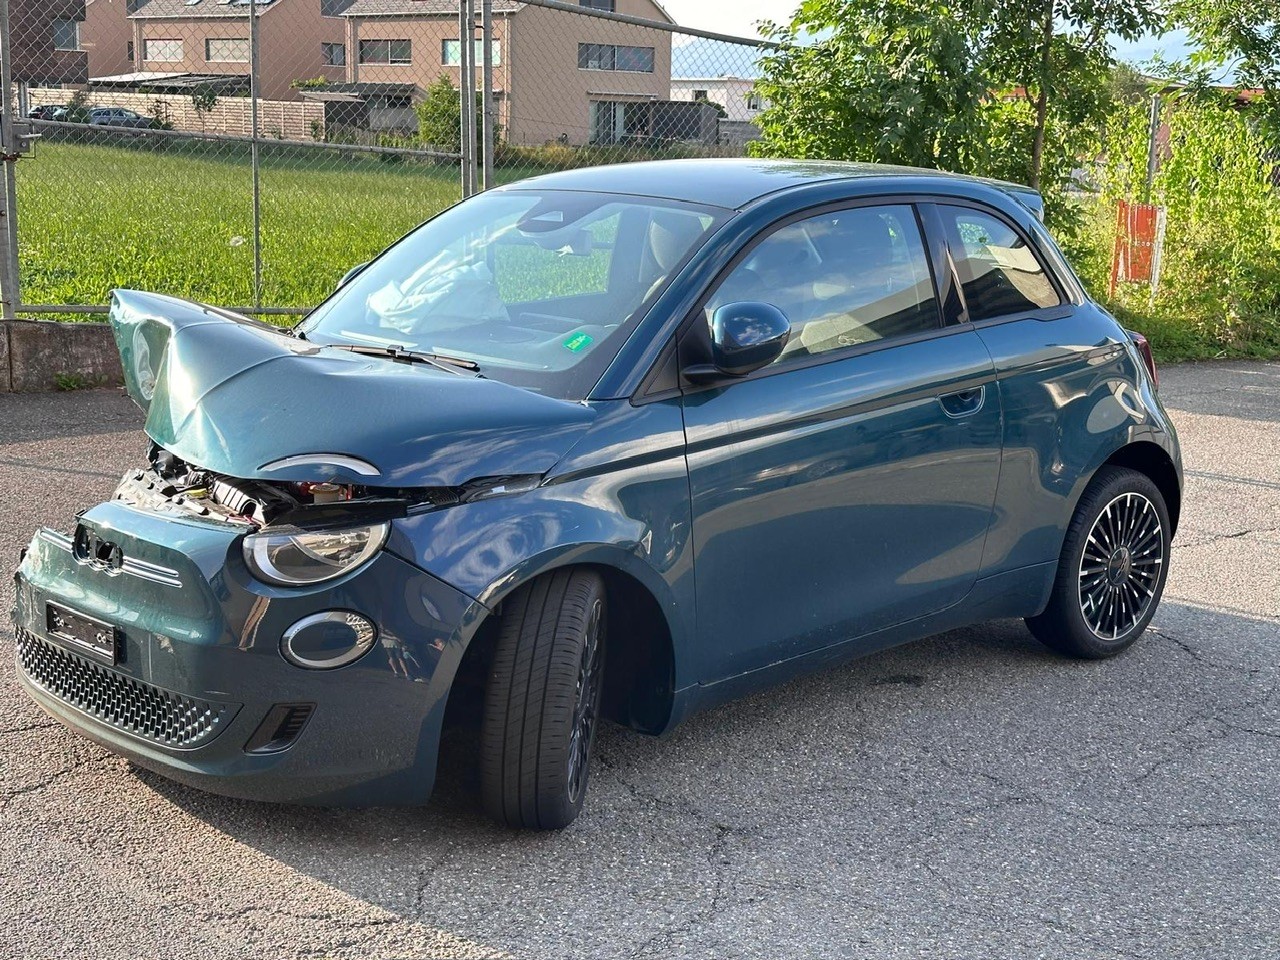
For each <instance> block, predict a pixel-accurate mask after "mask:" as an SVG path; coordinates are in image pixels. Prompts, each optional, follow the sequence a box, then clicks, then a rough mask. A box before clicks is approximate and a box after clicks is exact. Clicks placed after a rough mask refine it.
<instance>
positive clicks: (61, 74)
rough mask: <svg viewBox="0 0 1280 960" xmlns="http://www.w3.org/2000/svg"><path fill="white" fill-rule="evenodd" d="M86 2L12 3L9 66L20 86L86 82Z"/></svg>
mask: <svg viewBox="0 0 1280 960" xmlns="http://www.w3.org/2000/svg"><path fill="white" fill-rule="evenodd" d="M84 7H85V0H9V43H10V67H11V71H12V74H13V79H14V81H15V82H17V83H20V84H24V85H25V84H55V83H83V82H84V81H85V78H86V77H87V76H88V73H89V63H88V57H87V56H86V55H85V53H84V50H83V49H82V47H81V45H80V32H81V26H82V25H83V23H84V19H85V9H84Z"/></svg>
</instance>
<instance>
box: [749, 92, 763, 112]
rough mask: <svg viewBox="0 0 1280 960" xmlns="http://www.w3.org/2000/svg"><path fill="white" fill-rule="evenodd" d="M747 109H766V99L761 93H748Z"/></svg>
mask: <svg viewBox="0 0 1280 960" xmlns="http://www.w3.org/2000/svg"><path fill="white" fill-rule="evenodd" d="M747 109H748V110H757V111H758V110H763V109H764V100H763V99H762V98H761V96H760V94H758V93H748V94H747Z"/></svg>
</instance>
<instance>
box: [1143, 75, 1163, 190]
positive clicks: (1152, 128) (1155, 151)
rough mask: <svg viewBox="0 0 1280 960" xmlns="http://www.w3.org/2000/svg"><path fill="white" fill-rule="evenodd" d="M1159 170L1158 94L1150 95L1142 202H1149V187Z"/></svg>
mask: <svg viewBox="0 0 1280 960" xmlns="http://www.w3.org/2000/svg"><path fill="white" fill-rule="evenodd" d="M1159 168H1160V94H1158V93H1153V94H1152V95H1151V113H1150V115H1149V116H1148V117H1147V179H1146V183H1145V185H1144V187H1143V191H1142V202H1143V203H1150V202H1151V187H1152V186H1153V185H1154V184H1155V182H1156V172H1157V171H1158V170H1159Z"/></svg>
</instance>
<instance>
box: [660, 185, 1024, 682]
mask: <svg viewBox="0 0 1280 960" xmlns="http://www.w3.org/2000/svg"><path fill="white" fill-rule="evenodd" d="M742 300H764V301H766V302H769V303H772V304H774V305H775V306H777V307H778V308H780V309H781V310H782V311H783V312H784V313H785V314H786V315H787V316H788V318H789V319H790V321H791V324H792V335H791V339H790V341H789V342H788V345H787V348H786V349H785V350H784V351H783V354H782V356H781V357H780V358H779V359H778V360H777V361H775V362H774V363H773V364H771V365H770V366H768V367H765V368H764V369H762V370H759V371H757V372H756V373H754V374H751V375H749V376H747V377H745V378H743V379H741V380H736V381H729V382H721V383H719V384H718V385H716V386H714V387H710V388H702V389H694V388H687V389H686V392H685V395H684V398H683V408H684V421H685V433H686V440H687V444H688V452H687V458H688V467H689V482H690V487H691V493H692V507H693V539H694V549H695V561H694V570H695V580H696V584H697V621H698V636H699V641H700V645H699V651H700V654H699V656H700V663H699V665H698V669H699V680H700V681H701V682H704V683H707V682H714V681H716V680H720V679H725V678H728V677H731V676H735V675H737V674H741V673H744V672H746V671H750V670H755V669H759V668H761V667H764V666H767V665H770V664H774V663H777V662H779V661H783V660H787V659H789V658H791V657H795V656H800V655H803V654H806V653H810V652H813V651H815V650H819V649H821V648H823V647H826V646H828V645H831V644H835V643H840V642H842V641H846V640H849V639H851V638H855V637H867V636H868V635H869V634H872V633H874V632H875V631H878V630H881V629H883V628H885V627H889V626H892V625H894V624H898V623H902V622H904V621H908V620H913V619H916V618H918V617H922V616H925V615H927V614H930V613H933V612H936V611H938V610H941V609H942V608H944V607H947V606H949V605H951V604H954V603H956V602H957V601H959V600H960V599H961V598H962V597H964V595H965V594H966V593H967V592H968V591H969V589H970V587H971V586H972V585H973V583H974V581H975V580H976V577H977V573H978V570H979V568H980V566H981V560H982V548H983V543H984V541H985V538H986V534H987V528H988V526H989V525H990V521H991V512H992V501H993V499H994V496H995V490H996V479H997V475H998V471H999V463H1000V404H999V398H998V395H997V394H996V393H995V390H994V383H993V380H994V372H993V364H992V361H991V358H990V356H989V354H988V353H987V351H986V349H985V347H984V346H983V344H982V342H981V340H980V339H979V338H978V337H977V335H976V334H975V333H973V332H972V331H971V330H969V329H968V328H965V327H950V328H943V327H942V325H941V319H940V310H939V308H938V299H937V296H936V294H935V290H934V282H933V279H932V276H931V270H930V264H929V260H928V257H927V256H926V254H925V246H924V242H923V238H922V232H921V229H920V226H919V223H918V220H917V217H916V212H915V210H914V208H913V207H911V206H910V205H907V204H892V205H882V206H858V207H853V208H849V209H842V210H836V211H831V212H826V213H822V214H819V215H817V216H812V217H809V218H807V219H800V220H795V221H792V222H788V223H784V224H783V225H781V226H780V227H778V228H776V229H772V230H771V231H769V232H768V233H767V234H766V235H765V236H764V237H763V238H761V239H758V240H757V241H756V245H755V246H754V247H753V248H751V249H749V251H748V252H747V254H746V255H745V256H744V257H742V258H740V261H739V262H738V264H737V266H735V267H733V268H731V270H730V271H729V272H728V274H727V275H726V276H725V277H724V278H723V279H722V281H721V282H720V284H719V286H718V287H717V288H716V289H715V290H714V291H713V292H712V294H711V296H710V299H709V301H708V302H707V303H706V310H707V313H708V316H709V313H710V311H711V310H712V309H714V307H716V306H718V305H720V304H723V303H730V302H737V301H742ZM699 326H700V321H698V322H695V328H697V327H699ZM692 335H694V336H705V335H706V334H705V332H704V331H702V330H700V329H695V330H694V331H692ZM867 642H868V643H869V644H870V643H872V641H871V640H868V641H867Z"/></svg>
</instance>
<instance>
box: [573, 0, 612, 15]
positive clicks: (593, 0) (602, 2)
mask: <svg viewBox="0 0 1280 960" xmlns="http://www.w3.org/2000/svg"><path fill="white" fill-rule="evenodd" d="M578 6H580V7H590V8H591V9H592V10H607V11H609V12H610V13H615V12H617V9H618V4H617V0H578Z"/></svg>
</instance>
